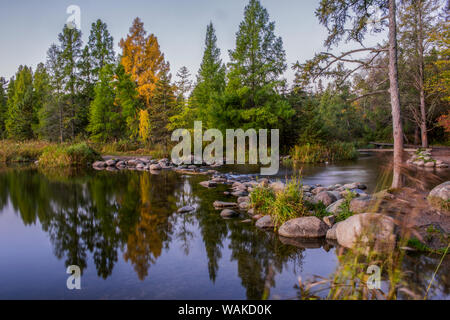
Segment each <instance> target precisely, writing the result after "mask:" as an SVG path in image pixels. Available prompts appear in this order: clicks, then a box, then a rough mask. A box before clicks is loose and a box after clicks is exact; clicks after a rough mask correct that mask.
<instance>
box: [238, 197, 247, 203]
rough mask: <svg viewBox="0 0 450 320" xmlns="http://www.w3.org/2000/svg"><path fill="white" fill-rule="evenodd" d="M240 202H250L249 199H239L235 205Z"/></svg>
mask: <svg viewBox="0 0 450 320" xmlns="http://www.w3.org/2000/svg"><path fill="white" fill-rule="evenodd" d="M241 202H250V197H239V198H238V199H237V203H241Z"/></svg>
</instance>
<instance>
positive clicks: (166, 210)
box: [0, 157, 450, 299]
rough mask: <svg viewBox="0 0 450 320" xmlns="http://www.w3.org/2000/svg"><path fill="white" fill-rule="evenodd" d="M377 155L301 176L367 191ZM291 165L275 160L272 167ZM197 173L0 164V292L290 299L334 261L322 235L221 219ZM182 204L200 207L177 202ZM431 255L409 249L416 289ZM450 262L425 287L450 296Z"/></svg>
mask: <svg viewBox="0 0 450 320" xmlns="http://www.w3.org/2000/svg"><path fill="white" fill-rule="evenodd" d="M380 163H381V161H380V160H379V159H378V158H372V157H366V158H362V159H360V160H358V161H355V162H348V163H340V164H337V165H329V166H324V165H318V166H309V167H306V168H304V170H303V176H304V181H305V183H310V184H316V183H321V184H323V185H328V184H332V183H346V182H353V181H360V182H362V183H365V184H367V185H368V186H369V189H370V190H369V191H373V190H374V189H375V188H376V186H377V183H378V184H379V181H380V180H383V179H381V178H382V170H381V168H380ZM221 170H222V171H224V172H233V173H234V174H254V175H256V173H257V172H258V171H257V168H252V167H246V168H243V167H240V168H239V167H224V168H222V169H221ZM291 173H292V169H289V168H282V169H281V170H280V173H279V178H281V179H282V178H284V177H285V176H287V175H289V174H291ZM204 179H205V177H202V176H183V175H179V174H177V173H174V172H171V171H163V172H162V173H161V174H159V175H152V174H150V173H149V172H136V171H123V172H108V171H88V172H78V173H74V172H64V171H45V172H44V171H38V170H36V169H30V168H3V169H0V299H47V298H51V299H80V298H84V299H261V298H263V297H265V296H268V297H269V298H271V299H292V298H296V297H297V294H298V291H297V290H296V288H295V285H296V284H297V283H298V280H297V279H298V277H299V276H300V275H301V276H302V277H303V278H307V277H308V276H312V275H320V276H328V275H330V274H331V273H332V272H333V271H334V270H335V268H336V264H337V263H338V261H337V257H336V253H335V249H334V247H333V246H332V245H331V244H329V243H327V242H326V241H321V242H316V243H309V244H307V245H305V244H296V245H292V243H287V242H286V241H281V240H280V239H278V237H277V236H276V235H275V234H274V233H271V232H264V231H260V230H258V229H256V228H255V227H254V226H253V225H251V224H246V223H242V222H241V221H242V219H235V220H223V219H222V218H221V217H220V215H219V212H217V211H215V210H214V209H213V206H212V202H214V201H215V200H233V199H235V198H227V197H226V196H224V195H223V191H225V190H226V187H225V186H219V187H218V188H217V189H211V190H208V189H205V188H203V187H201V186H200V185H199V184H198V183H199V182H200V181H202V180H204ZM385 183H387V182H385ZM185 205H193V206H195V207H196V211H195V212H193V213H189V214H178V213H176V211H177V209H178V208H180V207H182V206H185ZM302 246H303V247H302ZM305 247H307V249H305ZM438 260H439V257H432V256H431V257H430V256H424V255H419V256H409V257H407V259H406V260H405V268H407V269H408V270H411V271H412V273H411V276H410V278H409V281H411V282H412V283H414V287H416V288H417V290H418V291H419V292H423V291H424V290H425V289H426V287H427V285H428V281H429V279H430V278H431V276H432V273H433V272H434V269H435V267H436V265H437V263H438V262H439V261H438ZM449 264H450V263H449V261H448V259H446V260H445V261H444V264H443V266H442V267H441V269H440V272H439V273H438V275H437V279H436V282H435V284H434V286H433V289H432V294H431V295H430V296H431V297H432V298H446V299H447V298H449V291H450V280H449V279H448V275H449V273H450V272H449V271H450V266H449ZM69 265H78V266H80V267H81V269H82V278H81V286H82V290H68V289H67V288H66V280H67V277H68V275H67V274H66V268H67V266H69Z"/></svg>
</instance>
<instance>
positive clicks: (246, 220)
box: [241, 219, 252, 223]
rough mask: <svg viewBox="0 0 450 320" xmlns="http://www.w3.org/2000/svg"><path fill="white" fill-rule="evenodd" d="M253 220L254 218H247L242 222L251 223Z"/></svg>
mask: <svg viewBox="0 0 450 320" xmlns="http://www.w3.org/2000/svg"><path fill="white" fill-rule="evenodd" d="M251 222H252V219H245V220H242V221H241V223H251Z"/></svg>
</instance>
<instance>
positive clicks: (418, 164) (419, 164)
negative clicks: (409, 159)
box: [413, 160, 425, 167]
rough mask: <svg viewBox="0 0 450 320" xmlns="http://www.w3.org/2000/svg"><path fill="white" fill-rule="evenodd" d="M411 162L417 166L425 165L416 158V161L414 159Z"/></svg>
mask: <svg viewBox="0 0 450 320" xmlns="http://www.w3.org/2000/svg"><path fill="white" fill-rule="evenodd" d="M413 164H414V165H416V166H418V167H423V166H424V165H425V161H423V160H417V161H414V162H413Z"/></svg>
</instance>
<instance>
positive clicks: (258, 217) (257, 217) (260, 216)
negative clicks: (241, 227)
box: [252, 214, 263, 220]
mask: <svg viewBox="0 0 450 320" xmlns="http://www.w3.org/2000/svg"><path fill="white" fill-rule="evenodd" d="M262 217H263V215H262V214H255V215H253V216H252V219H253V220H259V219H261V218H262Z"/></svg>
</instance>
